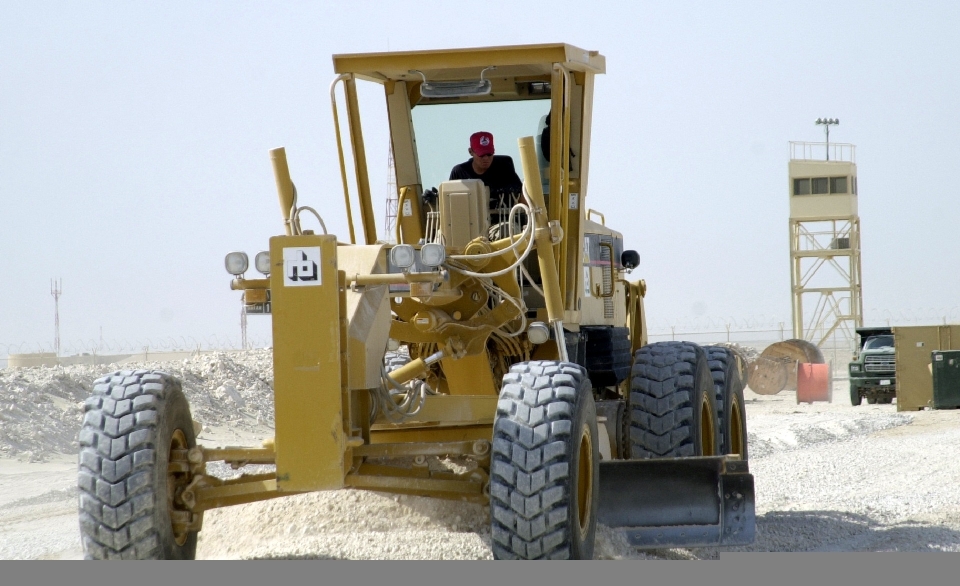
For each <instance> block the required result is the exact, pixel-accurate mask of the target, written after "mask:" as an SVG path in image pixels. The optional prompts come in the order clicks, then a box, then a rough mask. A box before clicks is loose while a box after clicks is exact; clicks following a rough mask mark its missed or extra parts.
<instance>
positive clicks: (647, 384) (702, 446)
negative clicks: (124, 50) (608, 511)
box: [629, 342, 719, 460]
mask: <svg viewBox="0 0 960 586" xmlns="http://www.w3.org/2000/svg"><path fill="white" fill-rule="evenodd" d="M630 376H631V378H630V401H629V417H630V457H631V459H634V460H641V459H645V458H677V457H686V456H712V455H716V454H717V452H718V446H719V436H718V433H717V429H718V427H719V426H718V425H717V421H718V420H717V411H716V398H715V394H714V389H713V377H712V376H711V374H710V368H709V367H708V366H707V356H706V353H705V352H704V350H703V348H701V347H700V346H697V345H696V344H694V343H692V342H657V343H654V344H649V345H647V346H644V347H642V348H640V349H639V350H637V352H636V354H635V355H634V360H633V369H632V371H631V375H630Z"/></svg>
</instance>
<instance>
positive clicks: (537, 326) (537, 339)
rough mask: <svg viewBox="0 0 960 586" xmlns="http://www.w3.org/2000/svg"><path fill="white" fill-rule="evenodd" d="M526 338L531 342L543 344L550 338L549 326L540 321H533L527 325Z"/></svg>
mask: <svg viewBox="0 0 960 586" xmlns="http://www.w3.org/2000/svg"><path fill="white" fill-rule="evenodd" d="M527 338H528V339H529V340H530V342H531V343H533V344H543V343H544V342H546V341H547V340H549V339H550V328H548V327H547V324H545V323H543V322H541V321H535V322H533V323H532V324H530V325H529V326H528V327H527Z"/></svg>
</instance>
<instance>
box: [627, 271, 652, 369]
mask: <svg viewBox="0 0 960 586" xmlns="http://www.w3.org/2000/svg"><path fill="white" fill-rule="evenodd" d="M625 287H626V291H627V295H626V297H627V323H628V324H629V326H630V354H631V355H632V354H636V352H637V350H639V349H640V348H642V347H643V346H646V345H647V315H646V312H645V311H644V308H643V296H644V295H646V293H647V283H646V282H645V281H643V280H640V281H638V282H636V283H630V282H627V283H626V284H625Z"/></svg>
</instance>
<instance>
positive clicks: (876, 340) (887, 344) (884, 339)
mask: <svg viewBox="0 0 960 586" xmlns="http://www.w3.org/2000/svg"><path fill="white" fill-rule="evenodd" d="M880 348H893V336H874V337H872V338H870V339H869V340H867V343H866V344H864V346H863V349H864V350H879V349H880Z"/></svg>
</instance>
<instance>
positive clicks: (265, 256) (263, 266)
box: [253, 250, 270, 275]
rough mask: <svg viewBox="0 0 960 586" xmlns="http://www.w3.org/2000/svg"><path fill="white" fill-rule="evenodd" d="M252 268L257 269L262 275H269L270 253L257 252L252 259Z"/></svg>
mask: <svg viewBox="0 0 960 586" xmlns="http://www.w3.org/2000/svg"><path fill="white" fill-rule="evenodd" d="M253 266H255V267H257V270H258V271H260V272H261V273H263V274H264V275H269V274H270V253H269V252H268V251H266V250H264V251H263V252H258V253H257V256H255V257H254V258H253Z"/></svg>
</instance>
